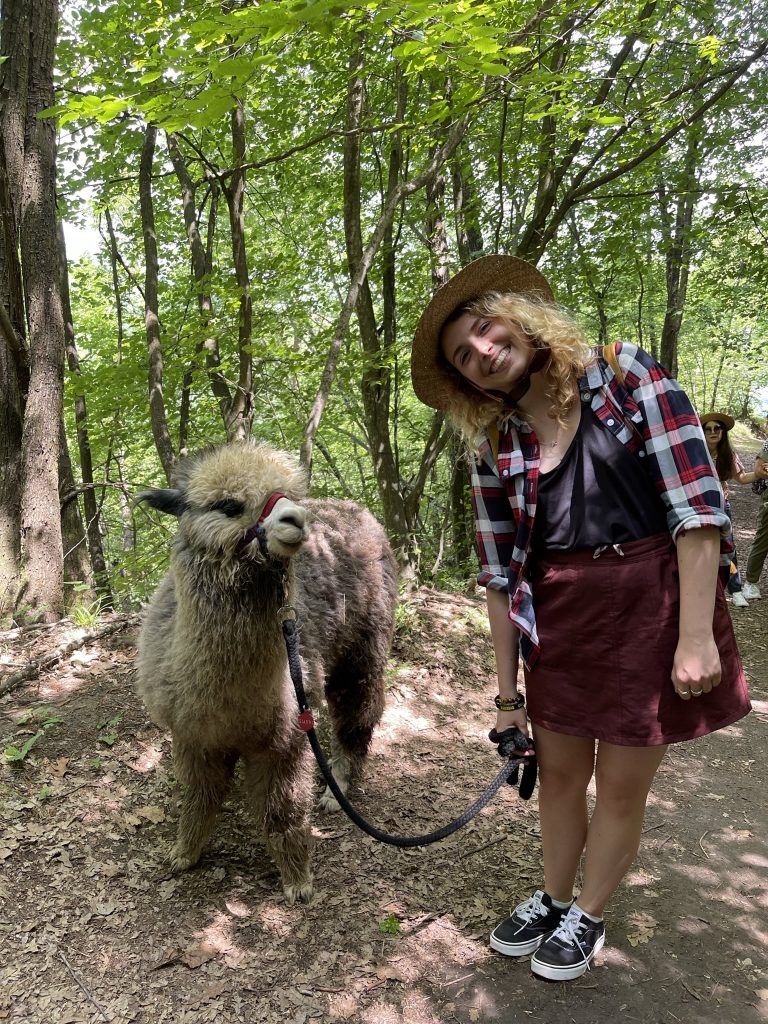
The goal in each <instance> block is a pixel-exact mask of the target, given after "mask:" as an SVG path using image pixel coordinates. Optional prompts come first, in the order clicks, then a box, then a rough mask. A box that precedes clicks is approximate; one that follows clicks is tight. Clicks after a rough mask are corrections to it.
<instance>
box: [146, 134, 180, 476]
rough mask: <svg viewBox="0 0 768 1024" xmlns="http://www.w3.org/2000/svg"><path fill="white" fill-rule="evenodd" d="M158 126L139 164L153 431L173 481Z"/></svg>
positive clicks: (162, 462) (162, 461)
mask: <svg viewBox="0 0 768 1024" xmlns="http://www.w3.org/2000/svg"><path fill="white" fill-rule="evenodd" d="M156 141H157V128H155V126H154V125H151V124H148V125H147V127H146V131H145V133H144V146H143V149H142V153H141V165H140V168H139V201H140V205H141V226H142V231H143V234H144V257H145V263H146V271H145V277H144V322H145V325H146V332H147V350H148V353H149V378H148V382H149V413H150V420H151V423H152V435H153V437H154V439H155V447H156V448H157V454H158V455H159V456H160V463H161V465H162V467H163V471H164V472H165V476H166V479H167V480H168V482H169V483H170V481H171V477H172V475H173V467H174V465H175V463H176V456H175V454H174V451H173V442H172V441H171V434H170V431H169V429H168V418H167V416H166V411H165V398H164V397H163V347H162V342H161V340H160V317H159V313H158V309H159V306H158V276H159V269H160V267H159V261H158V256H157V234H156V232H155V210H154V201H153V198H152V163H153V161H154V155H155V143H156Z"/></svg>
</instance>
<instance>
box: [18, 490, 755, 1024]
mask: <svg viewBox="0 0 768 1024" xmlns="http://www.w3.org/2000/svg"><path fill="white" fill-rule="evenodd" d="M734 506H735V511H736V521H737V524H738V529H737V537H738V543H739V548H740V552H741V555H742V559H743V560H744V559H745V556H746V549H747V547H748V544H749V539H750V537H751V533H752V527H753V523H754V519H755V516H756V513H757V510H758V499H757V498H756V497H754V496H753V495H752V494H751V492H750V491H749V488H741V489H739V490H738V491H737V493H736V495H735V496H734ZM763 582H764V590H765V592H766V594H767V595H768V578H767V577H764V580H763ZM734 620H735V625H736V631H737V635H738V638H739V641H740V645H741V649H742V652H743V655H744V660H745V664H746V667H747V671H748V675H749V678H750V683H751V688H752V694H753V698H754V705H755V712H754V713H753V714H752V715H750V716H749V717H748V718H747V719H746V720H745V721H744V722H742V723H739V724H738V725H736V726H732V727H731V728H729V729H727V730H724V731H723V732H721V733H718V734H716V735H714V736H711V737H708V738H706V739H704V740H701V741H697V742H695V743H690V744H682V745H679V746H677V747H675V748H674V749H673V750H672V752H671V754H670V755H669V757H668V759H667V761H666V762H665V763H664V765H663V766H662V769H661V771H660V773H659V777H658V780H657V784H656V786H655V788H654V792H653V795H652V798H651V802H650V806H649V809H648V814H647V820H646V825H645V831H644V835H643V842H642V848H641V852H640V856H639V858H638V861H637V863H636V864H635V866H634V867H633V869H632V871H631V872H630V874H629V876H628V878H627V880H626V882H625V884H624V885H623V886H622V888H621V890H620V891H619V893H618V894H617V897H616V899H615V901H614V903H613V905H612V907H611V911H610V916H609V917H608V919H607V926H608V939H607V943H606V947H605V949H604V951H603V952H602V954H601V955H600V957H599V959H598V961H597V964H596V966H595V968H594V970H593V971H591V972H590V973H589V974H588V975H586V976H585V977H584V978H582V979H580V980H579V981H577V982H574V983H571V984H570V985H560V984H551V983H547V982H544V981H541V980H538V979H535V978H534V977H533V975H532V974H531V973H530V970H529V968H528V965H527V961H525V960H521V961H519V962H517V961H509V960H507V959H506V958H503V957H500V956H498V955H496V954H494V953H492V952H491V951H490V950H489V948H488V943H487V935H488V932H489V931H490V929H491V928H492V927H493V925H494V924H495V923H496V921H497V920H498V919H499V918H500V917H502V916H505V915H506V913H507V912H508V910H509V907H510V906H512V905H514V903H516V902H517V901H518V900H519V899H520V898H523V897H524V896H525V895H526V894H528V893H529V892H530V891H531V890H532V889H533V888H535V886H536V885H537V883H538V882H539V879H540V847H539V838H538V828H537V814H536V800H535V798H534V800H532V801H531V802H530V804H524V803H522V802H520V801H519V800H518V799H517V797H516V795H515V794H514V792H513V791H512V790H511V789H509V788H508V787H504V790H503V792H501V793H500V794H499V795H498V796H497V797H496V798H495V799H494V801H493V802H492V804H491V805H490V807H488V808H486V809H485V811H483V812H482V813H481V814H480V815H479V816H478V818H476V819H475V821H473V822H472V823H471V824H470V825H469V826H468V827H467V828H465V829H463V830H462V831H460V832H459V833H457V834H456V835H455V836H453V837H451V838H450V839H448V840H447V841H445V842H443V843H441V844H439V845H436V846H432V847H429V848H428V849H422V850H410V851H402V850H397V849H394V848H392V847H385V846H382V845H380V844H377V843H375V842H373V841H372V840H370V839H368V838H367V837H365V836H363V835H362V833H360V832H359V831H358V830H357V829H356V828H355V827H354V826H353V825H352V824H351V822H349V821H348V820H347V819H346V818H344V817H341V816H330V817H329V816H320V815H319V814H317V815H316V816H315V822H314V826H315V827H314V832H315V836H316V852H315V876H316V886H317V896H316V899H315V901H314V903H313V904H312V905H310V906H309V907H286V906H285V905H284V904H283V903H282V900H281V898H280V894H279V884H278V877H277V873H276V871H275V870H274V869H273V867H272V866H271V864H270V863H269V861H268V860H267V858H266V854H265V852H264V849H263V846H262V845H261V843H260V841H259V840H258V839H255V838H254V834H253V829H252V823H251V822H250V821H249V818H248V812H247V809H246V808H245V806H244V801H243V798H242V793H240V792H239V791H237V790H236V791H235V792H234V793H233V795H232V798H231V799H230V801H229V802H228V805H227V808H226V811H225V812H224V814H223V815H222V817H221V820H220V822H219V824H218V827H217V829H216V832H215V834H214V837H213V840H212V842H211V844H210V846H209V848H208V850H207V852H206V855H205V856H204V859H203V861H202V862H201V864H200V866H199V867H198V868H197V869H195V870H194V871H192V872H190V873H188V874H186V875H184V876H181V877H178V878H174V877H171V876H169V874H168V872H167V869H166V866H165V862H164V855H165V850H166V848H167V846H168V845H169V842H170V839H171V837H172V835H173V832H174V827H175V818H176V809H177V802H178V789H177V787H176V784H175V782H174V779H173V771H172V764H171V759H170V744H169V742H168V740H167V738H166V737H165V736H164V735H163V734H161V733H160V732H159V731H158V730H157V729H155V728H154V727H152V726H151V725H149V724H148V722H147V719H146V715H145V713H144V710H143V708H142V707H141V705H140V704H139V702H138V700H137V699H136V697H135V696H134V693H133V687H132V672H133V657H134V653H135V650H134V646H133V644H134V642H135V633H132V632H130V631H128V632H125V633H122V634H116V635H115V636H112V637H107V638H105V639H104V640H102V641H101V642H100V643H99V644H96V645H92V646H90V647H84V648H82V649H81V650H78V651H76V652H75V653H74V654H72V655H71V656H69V657H67V658H66V660H64V661H63V662H62V663H61V664H60V665H59V666H58V667H56V668H54V669H53V670H52V671H50V672H48V673H47V674H46V675H44V676H42V677H41V678H40V679H39V680H36V681H34V682H32V683H28V684H27V685H26V686H25V687H23V688H21V689H18V690H16V691H15V692H14V693H12V694H10V695H8V696H6V697H5V698H3V699H2V701H0V714H1V715H2V718H0V735H1V736H2V738H3V746H4V747H7V746H9V745H10V744H13V745H15V746H16V747H17V748H18V749H19V750H21V749H22V747H23V744H24V742H25V741H26V740H28V739H29V738H30V737H31V736H33V735H35V734H37V733H38V732H39V733H41V735H40V738H39V739H38V740H37V741H36V743H35V744H34V746H33V747H32V748H31V749H30V751H29V753H28V754H27V756H26V757H25V758H24V760H23V762H21V763H22V765H23V766H22V767H21V768H19V769H17V770H12V769H11V768H10V767H8V766H4V767H3V768H2V769H0V793H2V800H3V815H2V826H1V828H0V861H2V863H3V869H4V870H3V873H2V876H1V880H0V906H2V910H1V911H0V981H1V982H2V985H0V1021H3V1020H9V1021H19V1022H21V1021H24V1022H28V1024H38V1022H39V1024H50V1022H55V1024H80V1022H94V1024H95V1022H103V1021H114V1022H121V1024H122V1022H126V1024H127V1022H134V1021H135V1022H140V1024H163V1022H172V1024H186V1022H193V1021H194V1022H204V1021H208V1020H211V1021H214V1020H215V1021H216V1022H217V1024H237V1022H248V1024H250V1022H254V1024H271V1022H272V1021H275V1022H276V1021H289V1022H292V1024H304V1022H306V1021H309V1020H318V1021H351V1022H353V1024H396V1022H397V1024H399V1022H405V1021H407V1022H408V1024H435V1022H440V1024H450V1022H458V1024H469V1022H473V1021H497V1020H498V1021H504V1022H505V1024H509V1022H517V1021H526V1022H527V1021H542V1022H545V1024H549V1022H555V1021H556V1022H561V1021H569V1022H574V1024H590V1022H594V1021H609V1020H614V1019H616V1017H617V1016H618V1015H620V1016H621V1017H623V1018H625V1019H627V1020H631V1021H643V1022H648V1024H651V1022H654V1024H655V1022H659V1024H661V1022H664V1024H667V1022H675V1021H683V1022H686V1024H698V1022H705V1021H706V1022H709V1021H712V1022H715V1021H717V1022H733V1024H736V1022H738V1024H759V1022H764V1021H766V1020H768V957H767V955H766V954H767V952H768V946H767V942H768V935H767V932H768V924H766V922H767V921H768V873H767V872H766V866H768V843H767V842H766V829H765V824H766V811H765V808H766V799H765V792H764V789H765V787H764V781H763V780H764V777H765V762H766V754H767V752H768V743H767V741H766V726H767V725H768V671H766V643H767V642H766V636H767V635H768V632H767V627H768V599H766V600H764V601H760V602H755V603H753V604H752V605H750V607H749V608H748V609H745V610H734ZM69 633H71V627H66V626H60V627H58V628H57V629H56V630H48V631H45V632H44V633H36V632H34V631H33V632H32V633H26V634H20V635H5V636H3V637H0V671H2V673H3V674H4V675H7V674H9V673H10V672H11V671H12V670H13V669H14V668H18V667H20V665H21V664H22V663H23V662H24V661H25V660H28V659H29V658H30V657H33V656H35V655H36V654H39V653H42V652H43V650H46V649H50V647H52V646H54V645H55V644H56V643H58V642H60V641H63V640H65V639H66V636H65V634H67V635H69ZM490 673H491V651H490V643H489V638H488V636H487V631H486V628H485V619H484V614H483V603H482V601H481V600H479V599H476V598H466V597H461V596H456V595H448V594H442V593H437V592H433V591H429V590H422V591H420V592H419V593H418V594H417V595H416V596H415V598H414V599H413V601H412V602H411V603H410V605H409V606H408V611H407V613H406V614H405V615H404V616H403V618H402V622H401V626H400V629H399V633H398V640H397V644H396V648H395V651H394V654H393V659H392V665H391V670H390V677H389V691H388V705H387V712H386V716H385V720H384V723H383V726H382V728H380V730H379V731H378V733H377V736H376V740H375V746H374V750H373V754H372V757H371V759H370V762H369V765H368V769H367V772H366V775H365V778H364V779H363V781H362V785H361V786H359V787H358V788H357V789H356V790H355V792H354V798H355V802H356V803H357V805H358V806H359V807H360V809H361V811H362V812H363V813H364V814H365V815H366V816H367V817H368V818H369V819H370V820H371V821H373V822H374V823H375V824H377V825H379V826H380V827H382V828H385V829H388V830H390V831H397V832H401V833H406V834H415V833H423V832H426V831H429V830H430V829H432V828H434V827H436V826H438V825H440V824H443V823H445V822H447V821H449V820H450V819H452V818H453V817H455V815H456V814H457V813H459V812H460V811H461V810H463V808H464V807H465V806H466V805H467V804H469V803H470V802H471V801H472V800H474V798H475V796H476V795H477V794H478V793H479V792H480V791H482V789H484V788H485V786H486V785H487V783H488V781H489V780H490V778H491V777H492V776H493V774H494V773H495V772H496V770H497V768H498V762H497V759H496V757H495V755H494V754H493V752H492V750H491V749H490V745H489V743H488V741H487V739H486V738H485V735H486V731H487V729H488V728H489V726H490V724H491V714H490V710H489V698H490V695H491V694H492V689H493V683H492V676H491V674H490ZM57 720H58V721H57Z"/></svg>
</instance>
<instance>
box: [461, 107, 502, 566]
mask: <svg viewBox="0 0 768 1024" xmlns="http://www.w3.org/2000/svg"><path fill="white" fill-rule="evenodd" d="M505 102H506V98H505ZM505 110H506V106H505ZM505 120H506V118H505ZM501 174H502V165H501V156H499V176H500V178H499V183H500V185H501ZM453 213H454V222H455V224H456V243H457V248H458V252H459V261H460V263H461V265H462V266H466V265H467V263H470V262H471V261H472V260H473V259H476V258H477V257H478V256H479V255H480V254H481V253H482V251H483V235H482V231H481V228H480V221H479V219H478V205H477V201H476V198H475V189H474V187H473V184H472V177H471V167H470V164H469V161H468V160H465V161H462V160H461V158H460V157H458V156H457V158H456V159H455V160H454V162H453ZM502 215H503V208H502V207H500V209H499V219H498V221H497V231H496V238H497V240H498V231H499V230H500V229H499V227H498V225H500V224H501V218H502ZM448 458H449V460H450V469H451V489H450V501H451V535H452V541H453V543H452V545H451V554H452V561H453V564H454V565H455V566H457V567H458V566H462V565H467V564H468V563H469V560H470V558H471V556H472V552H473V549H474V544H475V531H474V517H473V513H472V503H471V500H470V479H469V466H468V464H467V456H466V452H465V451H464V446H463V445H462V443H461V441H460V440H459V438H458V437H457V436H456V435H455V434H452V435H451V438H450V441H449V443H448Z"/></svg>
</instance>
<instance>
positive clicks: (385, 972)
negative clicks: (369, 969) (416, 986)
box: [376, 964, 408, 982]
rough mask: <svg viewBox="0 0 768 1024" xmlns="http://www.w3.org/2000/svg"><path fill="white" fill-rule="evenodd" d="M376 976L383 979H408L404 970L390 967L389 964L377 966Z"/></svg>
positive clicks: (403, 980)
mask: <svg viewBox="0 0 768 1024" xmlns="http://www.w3.org/2000/svg"><path fill="white" fill-rule="evenodd" d="M376 977H377V978H381V979H382V980H383V981H402V982H405V981H407V980H408V979H407V978H406V976H405V975H404V974H403V972H402V971H400V970H398V969H397V967H390V966H389V965H387V964H384V965H383V966H382V967H377V968H376Z"/></svg>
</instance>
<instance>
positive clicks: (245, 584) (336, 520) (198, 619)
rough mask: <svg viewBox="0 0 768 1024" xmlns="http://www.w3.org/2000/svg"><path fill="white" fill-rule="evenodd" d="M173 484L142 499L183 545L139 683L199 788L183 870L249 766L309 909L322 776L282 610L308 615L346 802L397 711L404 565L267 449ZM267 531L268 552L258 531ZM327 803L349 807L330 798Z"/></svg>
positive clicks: (177, 860) (176, 849)
mask: <svg viewBox="0 0 768 1024" xmlns="http://www.w3.org/2000/svg"><path fill="white" fill-rule="evenodd" d="M174 483H175V487H173V488H167V489H156V490H151V491H148V492H146V493H144V494H142V495H141V496H140V500H143V501H145V502H147V503H148V504H149V505H151V506H152V507H153V508H156V509H158V510H160V511H162V512H167V513H169V514H171V515H175V516H177V517H178V532H177V534H176V536H175V538H174V540H173V543H172V545H171V561H170V568H169V570H168V572H167V574H166V575H165V577H164V578H163V580H162V581H161V583H160V585H159V587H158V589H157V591H156V592H155V594H154V596H153V598H152V600H151V602H150V604H149V606H148V608H147V610H146V612H145V615H144V620H143V624H142V628H141V634H140V638H139V655H138V680H137V685H138V690H139V693H140V695H141V697H142V699H143V700H144V703H145V704H146V706H147V709H148V711H149V713H150V715H151V717H152V719H153V721H154V722H156V723H157V724H158V725H160V726H161V727H163V728H166V729H168V730H170V732H171V734H172V738H173V756H174V763H175V766H176V771H177V774H178V777H179V778H180V780H181V781H182V782H183V783H184V787H185V788H184V794H183V797H182V805H181V815H180V820H179V826H178V834H177V838H176V842H175V844H174V846H173V847H172V849H171V853H170V860H171V865H172V867H173V869H174V870H176V871H182V870H185V869H187V868H189V867H191V866H192V865H194V864H196V863H197V861H198V860H199V858H200V854H201V851H202V849H203V846H204V844H205V841H206V839H207V838H208V836H209V834H210V832H211V829H212V827H213V822H214V819H215V816H216V813H217V811H218V810H219V808H220V807H221V804H222V801H223V800H224V797H225V794H226V792H227V789H228V786H229V782H230V779H231V777H232V774H233V772H234V768H235V764H236V762H237V761H238V760H239V759H241V760H242V764H243V769H244V778H245V785H246V788H247V792H248V794H249V797H250V799H251V800H252V802H253V805H254V808H255V810H256V814H257V817H258V819H259V820H260V822H261V823H262V826H263V830H264V835H265V839H266V845H267V849H268V851H269V853H270V855H271V856H272V858H273V860H274V861H275V863H276V864H277V867H278V868H279V871H280V875H281V879H282V884H283V891H284V894H285V898H286V901H287V902H288V903H290V904H292V903H294V902H295V901H296V900H297V899H298V900H300V901H304V902H307V901H308V900H309V899H310V898H311V896H312V874H311V870H310V848H311V843H310V825H309V812H310V804H311V794H312V769H311V763H310V748H309V744H308V743H307V739H306V737H305V736H304V734H303V733H302V732H301V730H300V728H299V726H298V706H297V703H296V698H295V694H294V690H293V686H292V683H291V680H290V676H289V673H288V663H287V655H286V650H285V644H284V640H283V635H282V630H281V621H280V616H279V611H280V604H281V599H282V601H283V603H285V604H288V605H291V606H293V607H294V608H295V609H296V614H297V619H298V626H299V630H300V644H301V656H302V664H303V674H304V683H305V688H306V690H307V693H314V694H315V695H317V697H318V698H319V697H320V696H322V695H323V694H324V696H325V700H326V703H327V705H328V710H329V715H330V720H331V726H332V740H331V758H330V762H331V767H332V768H333V771H334V775H335V777H336V779H337V781H338V782H339V785H340V787H341V789H342V790H343V791H346V789H347V787H348V785H349V782H350V778H351V776H352V774H353V772H354V770H355V769H356V768H358V767H359V765H360V764H361V762H362V760H363V758H364V757H365V755H366V753H367V751H368V747H369V744H370V741H371V735H372V733H373V729H374V728H375V726H376V725H377V723H378V722H379V719H380V718H381V715H382V712H383V709H384V688H385V687H384V676H383V673H384V668H385V665H386V661H387V657H388V654H389V648H390V644H391V640H392V632H393V625H394V608H395V601H396V597H397V568H396V564H395V560H394V557H393V555H392V550H391V548H390V546H389V543H388V541H387V538H386V535H385V533H384V530H383V529H382V527H381V526H380V525H379V523H378V522H377V521H376V520H375V519H374V518H373V516H372V515H371V514H370V513H369V512H367V511H366V510H365V509H363V508H361V507H360V506H359V505H356V504H354V503H353V502H350V501H337V500H332V499H324V500H310V499H307V498H305V495H306V491H307V481H306V476H305V474H304V472H303V471H302V470H301V469H300V468H299V467H298V465H297V464H296V463H295V461H294V460H293V459H292V458H291V457H290V456H288V455H287V454H285V453H284V452H280V451H277V450H275V449H274V448H271V447H269V446H267V445H265V444H256V443H254V442H250V441H249V442H233V443H230V444H227V445H223V446H221V447H218V448H212V449H208V450H206V451H204V452H202V453H200V454H199V455H196V456H190V457H189V458H186V459H184V460H182V461H181V462H180V463H179V466H178V468H177V474H176V480H175V481H174ZM259 521H261V525H262V527H263V531H264V532H263V540H260V539H259V537H258V536H255V533H256V531H255V530H254V528H253V527H254V525H255V524H257V522H259ZM262 545H263V546H262ZM281 580H282V581H283V586H284V588H285V594H284V597H282V598H281V593H280V589H281V588H280V581H281ZM321 803H322V805H323V806H324V808H325V809H327V810H332V809H334V808H335V807H337V806H338V805H337V804H336V801H335V799H334V797H333V795H332V794H331V793H329V792H328V791H326V792H325V793H324V794H323V797H322V800H321Z"/></svg>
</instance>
